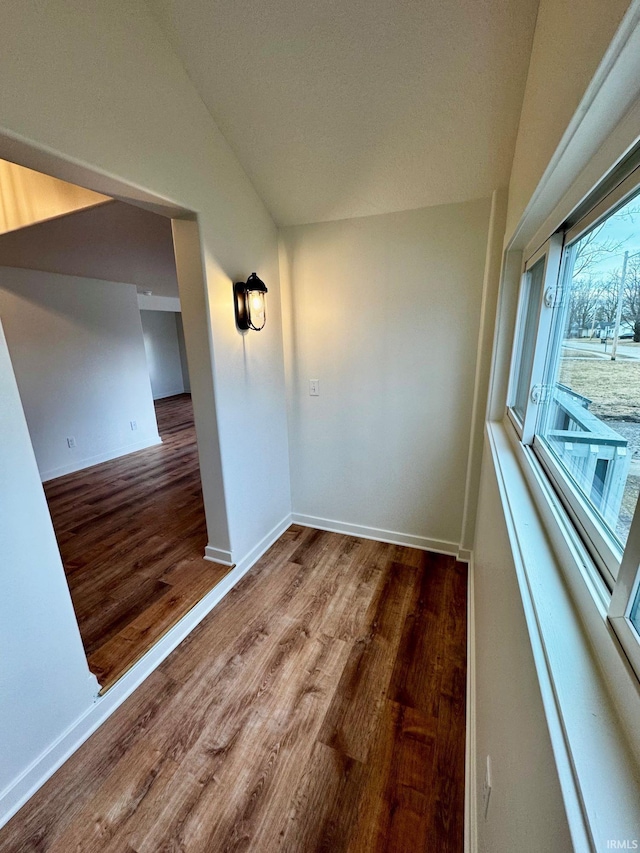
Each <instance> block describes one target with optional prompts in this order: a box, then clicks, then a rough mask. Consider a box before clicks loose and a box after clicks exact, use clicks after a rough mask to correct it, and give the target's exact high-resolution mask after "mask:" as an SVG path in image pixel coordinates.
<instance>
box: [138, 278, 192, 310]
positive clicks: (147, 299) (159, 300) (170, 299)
mask: <svg viewBox="0 0 640 853" xmlns="http://www.w3.org/2000/svg"><path fill="white" fill-rule="evenodd" d="M177 286H178V285H177V282H176V287H177ZM138 308H139V309H140V310H141V311H170V312H171V313H172V314H180V313H181V310H182V309H181V307H180V299H179V298H178V297H177V296H156V295H155V294H151V296H147V295H146V294H144V293H138Z"/></svg>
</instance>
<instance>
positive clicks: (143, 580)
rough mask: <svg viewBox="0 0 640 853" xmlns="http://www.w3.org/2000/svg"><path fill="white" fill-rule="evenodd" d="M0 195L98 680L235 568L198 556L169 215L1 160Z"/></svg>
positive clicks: (24, 354)
mask: <svg viewBox="0 0 640 853" xmlns="http://www.w3.org/2000/svg"><path fill="white" fill-rule="evenodd" d="M0 194H1V198H2V202H3V204H2V205H1V206H0V211H1V215H0V316H1V318H2V323H3V327H4V332H5V335H6V338H7V344H8V349H9V354H10V356H11V361H12V364H13V368H14V372H15V374H16V379H17V383H18V388H19V390H20V395H21V399H22V404H23V409H24V414H25V417H26V421H27V425H28V427H29V432H30V435H31V441H32V445H33V449H34V454H35V457H36V461H37V463H38V468H39V470H40V474H41V479H42V481H43V488H44V492H45V496H46V498H47V502H48V505H49V510H50V514H51V519H52V522H53V527H54V530H55V533H56V537H57V540H58V545H59V548H60V554H61V557H62V562H63V565H64V569H65V574H66V577H67V581H68V585H69V591H70V594H71V599H72V601H73V605H74V609H75V612H76V617H77V620H78V627H79V630H80V635H81V637H82V641H83V644H84V648H85V652H86V655H87V660H88V663H89V668H90V669H91V671H92V672H93V673H94V674H95V675H96V676H97V678H98V681H99V684H100V686H101V691H102V692H104V691H105V690H107V689H108V688H109V687H110V686H112V685H113V684H114V683H115V681H117V679H118V678H119V677H121V676H122V675H123V674H124V673H125V672H126V671H127V670H128V669H129V668H130V667H131V666H133V664H135V663H136V661H137V660H139V659H140V658H141V657H142V656H143V655H144V654H145V653H146V652H147V651H149V649H150V648H151V647H152V646H153V645H154V644H155V643H156V642H157V641H158V640H159V639H160V638H161V637H162V636H163V635H164V634H165V633H166V632H167V631H168V630H169V629H170V628H171V627H172V626H173V625H174V624H176V622H177V621H179V620H180V619H181V618H182V617H183V616H184V615H185V614H186V613H187V612H188V611H189V610H190V609H191V608H192V607H193V606H194V605H195V604H197V602H198V601H200V600H201V599H202V597H203V596H204V595H206V594H207V593H208V592H209V591H210V590H211V589H213V588H214V587H215V586H216V585H217V584H218V583H219V582H220V580H221V579H222V578H223V577H224V576H225V575H226V574H227V573H228V572H229V571H230V568H231V566H224V565H221V564H216V563H213V562H211V561H207V560H205V559H204V558H203V554H204V549H205V546H206V545H207V542H208V537H207V522H206V517H205V508H204V504H203V497H202V485H201V477H200V455H199V451H198V445H197V440H196V429H195V423H194V415H193V406H192V401H191V390H190V389H191V386H190V380H189V369H188V365H187V349H188V347H187V343H188V335H189V330H188V329H187V336H186V340H185V334H184V329H183V326H182V315H181V304H180V294H179V291H178V282H177V274H176V260H175V254H174V244H173V237H172V229H171V220H170V219H169V218H168V217H167V216H166V215H164V216H162V215H159V214H158V213H157V212H154V211H152V210H147V209H143V208H141V207H137V206H133V205H131V204H128V203H126V202H125V201H122V200H119V199H114V198H112V197H108V196H104V195H100V194H98V193H95V192H93V191H89V190H85V189H83V188H82V187H79V186H76V185H73V184H68V183H66V182H63V181H60V180H58V179H56V178H53V177H51V176H49V175H47V174H44V173H39V172H33V171H32V170H30V169H26V168H24V167H22V166H20V165H17V164H15V163H12V162H8V161H0ZM2 217H4V219H2ZM196 351H197V348H196ZM154 386H155V389H154ZM7 497H9V498H10V496H7ZM219 500H220V501H221V502H223V495H219Z"/></svg>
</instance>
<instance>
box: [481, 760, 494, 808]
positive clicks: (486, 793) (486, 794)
mask: <svg viewBox="0 0 640 853" xmlns="http://www.w3.org/2000/svg"><path fill="white" fill-rule="evenodd" d="M491 787H492V781H491V757H490V756H489V755H487V767H486V770H485V773H484V782H483V783H482V805H483V807H484V819H485V820H486V819H487V817H488V815H489V800H490V799H491Z"/></svg>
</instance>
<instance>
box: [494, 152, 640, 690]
mask: <svg viewBox="0 0 640 853" xmlns="http://www.w3.org/2000/svg"><path fill="white" fill-rule="evenodd" d="M639 191H640V167H638V168H637V169H635V170H634V171H633V172H632V173H631V174H630V175H629V176H628V177H627V178H626V179H625V180H624V181H622V182H621V184H620V185H619V186H617V187H616V188H615V189H613V190H612V191H611V192H609V193H608V194H607V195H606V196H605V197H604V198H602V199H601V200H600V201H599V202H598V203H597V204H596V205H595V206H594V207H593V208H592V209H591V210H590V211H589V212H587V213H586V214H585V215H584V216H582V217H581V218H580V219H579V221H578V222H576V223H575V224H572V225H571V226H570V227H567V228H566V229H562V230H561V231H559V232H557V233H555V234H553V235H552V236H551V237H550V238H549V239H548V240H547V241H546V242H545V243H544V244H543V245H542V246H540V247H539V248H535V250H534V249H532V248H531V247H529V248H528V250H525V252H524V257H525V258H526V260H525V262H524V264H523V269H522V275H521V279H520V294H519V306H518V312H517V322H516V329H515V336H514V342H515V343H514V346H513V351H512V357H511V367H510V374H509V385H508V394H507V408H506V414H507V416H508V419H509V421H510V423H511V424H512V426H513V428H514V430H515V432H516V434H517V437H518V440H519V441H520V443H521V444H522V445H523V446H525V447H529V448H531V451H532V452H533V453H534V454H535V457H536V458H537V460H538V462H539V464H540V466H541V469H542V470H543V472H544V474H545V475H546V477H547V478H548V481H549V483H550V484H551V487H552V489H553V490H554V492H555V494H556V496H557V498H558V500H559V501H560V503H561V505H562V506H563V508H564V510H565V511H566V513H567V515H568V518H569V520H570V522H571V524H572V525H573V527H574V528H575V529H576V531H577V533H578V535H579V537H580V538H581V539H582V541H583V543H584V545H585V547H586V549H587V551H588V553H589V555H590V557H591V559H592V560H593V567H594V570H595V571H597V573H598V574H599V576H600V577H601V578H602V579H603V580H604V582H605V583H606V585H607V587H608V589H609V591H610V593H611V596H610V598H609V599H608V600H607V607H608V611H607V619H608V621H609V623H610V625H611V626H612V627H613V629H614V631H615V634H616V636H617V638H618V640H619V642H620V644H621V646H622V648H623V650H624V652H625V654H626V656H627V657H628V659H629V661H630V663H631V665H632V667H633V669H634V670H635V673H636V676H637V677H638V679H640V632H639V631H638V630H637V629H636V627H635V626H634V625H633V623H632V622H631V620H630V618H629V617H630V613H631V610H632V607H633V603H634V600H635V597H636V595H637V594H638V590H639V589H640V499H639V500H638V503H637V505H636V510H635V513H634V517H633V520H632V524H631V528H630V530H629V535H628V538H627V542H626V545H625V547H624V549H623V550H621V549H620V546H619V543H618V542H617V540H616V539H615V538H614V537H613V536H612V535H611V534H610V532H609V531H608V529H607V528H606V526H605V525H604V524H603V523H602V521H601V520H600V518H599V517H598V516H597V514H596V512H595V511H594V510H593V509H592V508H591V506H590V505H589V503H588V499H586V500H585V497H584V496H583V495H582V494H581V493H580V491H579V489H578V487H577V485H576V484H574V483H573V482H572V481H571V479H570V478H569V477H568V476H567V473H566V472H565V471H564V470H563V469H562V467H561V466H560V464H559V463H558V462H557V460H556V459H555V457H554V456H553V454H552V453H550V452H549V450H548V448H547V447H546V445H545V443H544V441H542V440H541V439H540V437H539V436H537V435H536V426H537V423H538V415H539V407H540V402H542V400H543V399H544V398H545V390H544V389H545V386H544V381H545V366H546V363H547V356H548V351H549V346H550V344H551V343H552V341H551V336H552V333H553V325H552V324H553V317H554V310H555V309H556V306H557V305H558V303H559V300H560V299H561V297H562V287H563V284H564V281H563V269H562V268H561V267H562V262H563V260H564V259H565V257H566V251H567V250H569V249H570V247H571V246H572V245H573V244H575V243H576V242H577V241H578V240H579V239H580V238H581V237H582V236H583V235H584V234H586V233H587V232H588V231H589V230H591V229H592V228H594V227H596V226H597V225H598V223H599V222H600V221H602V220H604V219H606V218H607V217H608V216H609V215H611V213H613V212H614V211H615V209H616V208H618V207H620V206H622V205H623V204H625V203H626V202H627V201H628V200H629V199H630V198H631V197H632V196H633V195H635V194H637V193H638V192H639ZM543 257H544V258H545V268H544V272H543V285H542V289H541V297H540V303H539V305H538V306H537V317H536V324H537V329H536V335H535V346H534V351H533V355H532V362H531V370H530V376H529V382H528V389H527V390H528V396H527V402H526V405H525V412H524V419H523V420H521V419H520V418H519V417H518V415H517V413H516V412H515V411H514V410H513V406H512V402H513V400H514V399H515V393H516V383H517V379H518V373H519V356H520V350H519V348H520V347H521V346H522V341H523V330H524V324H525V322H526V318H527V317H526V315H527V309H528V290H527V275H528V273H529V271H530V270H531V269H532V268H533V267H534V266H535V264H536V263H537V262H538V261H539V260H540V259H541V258H543ZM534 389H535V390H534Z"/></svg>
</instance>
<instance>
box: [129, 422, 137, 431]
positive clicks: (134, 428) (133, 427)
mask: <svg viewBox="0 0 640 853" xmlns="http://www.w3.org/2000/svg"><path fill="white" fill-rule="evenodd" d="M129 424H130V426H131V429H132V430H133V431H134V432H135V430H137V429H138V421H129Z"/></svg>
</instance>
